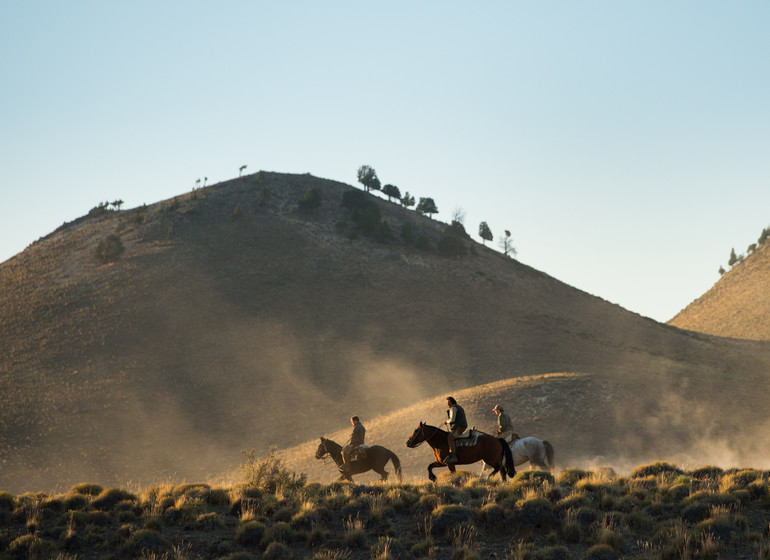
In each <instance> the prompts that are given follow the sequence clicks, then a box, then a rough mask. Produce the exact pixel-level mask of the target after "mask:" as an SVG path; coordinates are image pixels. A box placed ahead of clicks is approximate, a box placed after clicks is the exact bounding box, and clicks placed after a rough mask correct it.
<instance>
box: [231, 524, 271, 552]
mask: <svg viewBox="0 0 770 560" xmlns="http://www.w3.org/2000/svg"><path fill="white" fill-rule="evenodd" d="M264 536H265V525H264V524H262V523H260V522H259V521H255V520H251V521H245V522H243V523H241V524H240V525H239V526H238V528H237V529H236V530H235V540H236V542H237V543H238V544H240V545H243V546H256V545H258V544H259V543H260V542H261V541H262V538H263V537H264Z"/></svg>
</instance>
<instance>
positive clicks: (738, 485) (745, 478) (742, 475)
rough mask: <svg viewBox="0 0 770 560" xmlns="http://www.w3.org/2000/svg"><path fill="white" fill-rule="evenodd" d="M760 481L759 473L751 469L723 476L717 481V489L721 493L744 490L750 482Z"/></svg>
mask: <svg viewBox="0 0 770 560" xmlns="http://www.w3.org/2000/svg"><path fill="white" fill-rule="evenodd" d="M761 479H762V474H761V473H760V472H758V471H755V470H753V469H744V470H740V471H736V472H731V473H728V474H726V475H724V476H723V477H722V479H721V480H720V481H719V487H720V489H721V490H722V491H723V492H732V491H734V490H744V489H746V488H747V487H748V486H749V484H751V483H752V482H754V481H756V480H761Z"/></svg>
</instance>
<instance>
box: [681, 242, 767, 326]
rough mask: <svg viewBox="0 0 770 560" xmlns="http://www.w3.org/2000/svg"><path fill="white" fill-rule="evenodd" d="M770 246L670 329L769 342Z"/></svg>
mask: <svg viewBox="0 0 770 560" xmlns="http://www.w3.org/2000/svg"><path fill="white" fill-rule="evenodd" d="M768 286H770V243H764V244H762V245H760V246H759V248H758V249H757V250H756V251H755V252H754V253H752V254H750V255H749V256H748V257H747V258H746V260H744V261H743V262H741V263H739V264H736V265H735V266H734V267H733V268H732V269H730V270H729V271H727V272H726V273H725V274H724V276H722V278H720V279H719V281H718V282H717V283H716V284H714V286H713V287H712V288H711V289H710V290H709V291H708V292H706V293H705V294H703V295H702V296H701V297H700V298H698V299H696V300H695V301H694V302H692V303H691V304H690V305H688V306H687V307H686V308H685V309H683V310H682V311H681V312H680V313H679V314H677V315H676V317H674V318H673V319H671V321H669V324H670V325H673V326H675V327H678V328H680V329H688V330H691V331H698V332H703V333H708V334H712V335H716V336H726V337H732V338H744V339H750V340H770V290H768Z"/></svg>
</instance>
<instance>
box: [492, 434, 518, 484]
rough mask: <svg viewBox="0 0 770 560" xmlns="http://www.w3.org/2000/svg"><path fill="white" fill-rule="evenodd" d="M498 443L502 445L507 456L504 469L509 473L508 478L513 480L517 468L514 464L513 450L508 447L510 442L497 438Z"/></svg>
mask: <svg viewBox="0 0 770 560" xmlns="http://www.w3.org/2000/svg"><path fill="white" fill-rule="evenodd" d="M497 441H499V442H500V445H502V446H503V455H505V460H504V461H503V468H504V469H505V471H506V472H507V473H508V476H510V477H511V478H513V477H514V476H515V475H516V467H515V466H514V464H513V453H511V448H510V447H508V442H507V441H505V440H504V439H503V438H497Z"/></svg>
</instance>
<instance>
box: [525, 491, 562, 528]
mask: <svg viewBox="0 0 770 560" xmlns="http://www.w3.org/2000/svg"><path fill="white" fill-rule="evenodd" d="M557 521H558V520H557V518H556V515H555V514H554V512H553V504H552V503H551V502H549V501H548V500H546V499H545V498H531V499H529V500H525V501H523V502H522V503H521V504H520V505H519V506H518V507H517V510H516V512H515V523H516V524H518V525H522V526H524V527H528V528H537V529H545V528H548V527H551V526H553V525H556V523H557Z"/></svg>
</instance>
